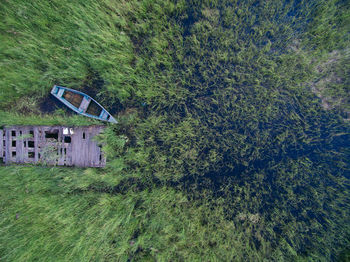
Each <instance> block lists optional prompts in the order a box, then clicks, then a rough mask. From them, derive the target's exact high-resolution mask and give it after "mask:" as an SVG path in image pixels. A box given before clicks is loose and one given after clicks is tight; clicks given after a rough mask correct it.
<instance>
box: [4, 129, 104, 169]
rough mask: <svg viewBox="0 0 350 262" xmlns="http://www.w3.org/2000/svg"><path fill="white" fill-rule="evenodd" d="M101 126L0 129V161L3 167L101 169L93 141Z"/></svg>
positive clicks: (98, 150) (101, 159) (101, 157)
mask: <svg viewBox="0 0 350 262" xmlns="http://www.w3.org/2000/svg"><path fill="white" fill-rule="evenodd" d="M103 129H104V126H84V127H65V126H10V127H5V128H4V129H0V160H1V159H2V160H3V162H4V163H5V164H11V163H18V164H24V163H33V164H43V165H53V166H56V165H58V166H77V167H104V166H105V165H106V158H105V156H104V154H103V151H102V150H101V145H99V143H98V142H97V141H96V140H95V139H94V137H95V136H96V135H98V134H100V133H101V132H102V131H103Z"/></svg>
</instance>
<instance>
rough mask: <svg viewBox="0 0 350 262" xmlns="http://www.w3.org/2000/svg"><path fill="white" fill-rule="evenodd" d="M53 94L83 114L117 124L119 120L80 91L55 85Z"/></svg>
mask: <svg viewBox="0 0 350 262" xmlns="http://www.w3.org/2000/svg"><path fill="white" fill-rule="evenodd" d="M51 94H52V95H53V96H54V97H56V98H57V99H58V100H59V101H61V102H62V103H63V104H65V105H66V106H67V107H69V108H70V109H72V110H73V111H74V112H76V113H78V114H81V115H83V116H87V117H91V118H94V119H98V120H101V121H107V122H111V123H115V124H117V123H118V122H117V120H115V118H114V117H113V116H112V115H111V114H110V113H108V112H107V110H106V109H104V107H103V106H101V105H100V104H99V103H97V102H96V101H95V100H94V99H93V98H91V97H90V96H88V95H87V94H84V93H82V92H80V91H77V90H74V89H70V88H67V87H63V86H57V85H54V86H53V88H52V90H51Z"/></svg>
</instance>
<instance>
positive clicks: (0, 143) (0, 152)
mask: <svg viewBox="0 0 350 262" xmlns="http://www.w3.org/2000/svg"><path fill="white" fill-rule="evenodd" d="M3 157H4V131H3V130H2V129H0V158H3Z"/></svg>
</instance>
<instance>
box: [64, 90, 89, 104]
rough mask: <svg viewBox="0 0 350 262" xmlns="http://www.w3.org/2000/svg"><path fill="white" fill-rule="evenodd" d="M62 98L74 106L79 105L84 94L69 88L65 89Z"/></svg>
mask: <svg viewBox="0 0 350 262" xmlns="http://www.w3.org/2000/svg"><path fill="white" fill-rule="evenodd" d="M63 97H64V99H66V100H67V101H68V102H69V103H71V104H72V105H73V106H75V107H76V108H79V107H80V104H81V102H82V101H83V98H84V96H83V95H81V94H77V93H74V92H72V91H69V90H65V91H64V94H63Z"/></svg>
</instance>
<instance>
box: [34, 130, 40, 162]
mask: <svg viewBox="0 0 350 262" xmlns="http://www.w3.org/2000/svg"><path fill="white" fill-rule="evenodd" d="M33 133H34V136H33V141H34V162H35V163H38V161H39V130H38V127H36V126H33Z"/></svg>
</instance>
